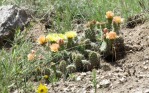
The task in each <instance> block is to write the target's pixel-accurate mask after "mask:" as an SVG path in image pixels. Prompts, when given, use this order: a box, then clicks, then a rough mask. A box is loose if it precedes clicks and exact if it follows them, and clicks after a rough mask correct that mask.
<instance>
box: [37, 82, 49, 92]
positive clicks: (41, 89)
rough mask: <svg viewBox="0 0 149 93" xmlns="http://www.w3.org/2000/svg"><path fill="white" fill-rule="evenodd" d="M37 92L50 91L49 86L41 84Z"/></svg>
mask: <svg viewBox="0 0 149 93" xmlns="http://www.w3.org/2000/svg"><path fill="white" fill-rule="evenodd" d="M37 93H48V88H47V86H45V85H42V84H40V85H39V87H38V89H37Z"/></svg>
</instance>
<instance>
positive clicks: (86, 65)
mask: <svg viewBox="0 0 149 93" xmlns="http://www.w3.org/2000/svg"><path fill="white" fill-rule="evenodd" d="M82 64H83V71H89V70H91V69H92V67H91V63H90V62H89V61H88V60H82Z"/></svg>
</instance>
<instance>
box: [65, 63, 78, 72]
mask: <svg viewBox="0 0 149 93" xmlns="http://www.w3.org/2000/svg"><path fill="white" fill-rule="evenodd" d="M66 69H67V72H68V73H69V74H70V73H73V72H75V71H76V66H75V65H74V64H70V65H68V66H67V67H66Z"/></svg>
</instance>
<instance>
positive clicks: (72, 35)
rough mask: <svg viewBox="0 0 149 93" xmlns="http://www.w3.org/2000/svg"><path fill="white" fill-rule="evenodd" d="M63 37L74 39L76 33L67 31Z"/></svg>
mask: <svg viewBox="0 0 149 93" xmlns="http://www.w3.org/2000/svg"><path fill="white" fill-rule="evenodd" d="M65 35H66V36H67V38H74V37H76V36H77V33H76V32H75V31H69V32H66V33H65Z"/></svg>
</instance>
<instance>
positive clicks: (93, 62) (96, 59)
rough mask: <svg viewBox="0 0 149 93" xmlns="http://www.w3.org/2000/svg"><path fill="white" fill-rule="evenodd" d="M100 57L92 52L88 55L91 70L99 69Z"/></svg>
mask: <svg viewBox="0 0 149 93" xmlns="http://www.w3.org/2000/svg"><path fill="white" fill-rule="evenodd" d="M99 58H100V56H99V54H98V53H96V52H94V51H92V52H91V53H90V54H89V61H90V62H91V65H92V67H93V68H99V66H100V59H99Z"/></svg>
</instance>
